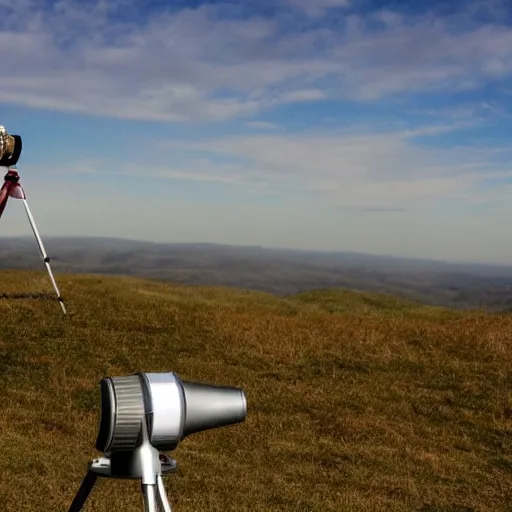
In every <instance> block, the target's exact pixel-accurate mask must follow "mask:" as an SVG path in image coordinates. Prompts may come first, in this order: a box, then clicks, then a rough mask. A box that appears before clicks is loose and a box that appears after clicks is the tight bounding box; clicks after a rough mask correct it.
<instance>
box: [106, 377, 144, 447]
mask: <svg viewBox="0 0 512 512" xmlns="http://www.w3.org/2000/svg"><path fill="white" fill-rule="evenodd" d="M112 383H113V385H114V392H115V396H116V415H115V416H116V417H115V424H114V435H113V437H112V442H111V443H110V447H109V450H108V451H111V452H118V451H129V450H133V449H135V448H136V446H137V440H138V437H139V433H140V428H141V422H142V421H144V398H143V395H142V387H141V384H140V380H139V378H138V376H137V375H129V376H127V377H113V378H112Z"/></svg>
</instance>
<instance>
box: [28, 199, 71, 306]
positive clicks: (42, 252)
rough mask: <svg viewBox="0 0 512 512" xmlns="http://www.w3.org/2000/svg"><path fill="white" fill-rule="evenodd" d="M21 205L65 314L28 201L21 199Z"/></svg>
mask: <svg viewBox="0 0 512 512" xmlns="http://www.w3.org/2000/svg"><path fill="white" fill-rule="evenodd" d="M23 205H24V206H25V211H26V212H27V217H28V220H29V222H30V226H31V227H32V231H33V232H34V236H35V237H36V241H37V245H38V246H39V250H40V251H41V255H42V256H43V261H44V264H45V265H46V270H47V271H48V275H49V276H50V280H51V282H52V284H53V288H54V289H55V292H56V293H57V300H58V301H59V304H60V307H61V308H62V311H63V313H64V314H67V311H66V306H65V305H64V301H63V299H62V297H61V296H60V291H59V287H58V286H57V283H56V281H55V278H54V277H53V272H52V268H51V267H50V258H49V257H48V255H47V254H46V250H45V248H44V244H43V240H42V239H41V237H40V236H39V232H38V230H37V226H36V222H35V220H34V217H33V216H32V212H31V211H30V208H29V207H28V203H27V200H26V199H23Z"/></svg>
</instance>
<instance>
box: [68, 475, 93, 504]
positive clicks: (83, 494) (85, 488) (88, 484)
mask: <svg viewBox="0 0 512 512" xmlns="http://www.w3.org/2000/svg"><path fill="white" fill-rule="evenodd" d="M97 479H98V475H97V474H96V473H93V472H92V471H87V474H86V475H85V478H84V479H83V481H82V485H81V486H80V489H78V492H77V493H76V496H75V498H74V500H73V502H72V503H71V506H70V507H69V510H68V512H80V510H82V507H83V506H84V503H85V501H86V500H87V498H88V496H89V494H91V491H92V488H93V487H94V484H95V483H96V480H97Z"/></svg>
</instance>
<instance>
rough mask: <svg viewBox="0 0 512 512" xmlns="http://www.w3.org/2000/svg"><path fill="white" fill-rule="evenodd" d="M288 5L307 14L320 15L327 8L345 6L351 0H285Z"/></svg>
mask: <svg viewBox="0 0 512 512" xmlns="http://www.w3.org/2000/svg"><path fill="white" fill-rule="evenodd" d="M286 1H287V2H288V3H289V4H290V5H292V6H293V7H296V8H298V9H300V10H302V11H304V12H305V13H306V14H308V15H309V16H315V17H316V16H321V15H322V14H324V13H325V11H326V10H327V9H332V8H335V7H347V6H349V5H350V4H351V3H352V1H351V0H286Z"/></svg>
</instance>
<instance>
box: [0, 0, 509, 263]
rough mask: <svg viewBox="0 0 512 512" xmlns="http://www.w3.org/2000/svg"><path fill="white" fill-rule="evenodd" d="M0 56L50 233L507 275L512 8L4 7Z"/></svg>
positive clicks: (12, 224)
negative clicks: (483, 265)
mask: <svg viewBox="0 0 512 512" xmlns="http://www.w3.org/2000/svg"><path fill="white" fill-rule="evenodd" d="M0 41H1V48H2V49H3V56H2V59H1V63H2V64H1V66H2V74H1V75H0V124H3V125H5V126H6V127H7V129H8V130H9V131H10V132H11V133H19V134H21V135H22V136H23V139H24V151H23V155H22V157H21V159H20V162H19V171H20V174H21V175H22V179H23V184H24V186H25V189H26V192H27V195H28V199H29V203H30V204H31V206H32V209H33V211H34V215H35V217H36V220H37V221H38V224H39V228H40V230H41V233H42V235H43V236H45V235H46V236H49V235H71V234H76V235H86V234H90V235H95V236H98V235H99V236H102V235H104V236H122V237H130V238H139V239H146V240H154V241H207V242H220V243H234V244H259V245H264V246H281V247H292V248H307V249H319V250H349V251H365V252H371V253H384V254H396V255H405V256H418V257H431V258H437V259H448V260H461V261H482V262H496V263H510V262H512V233H510V235H509V219H510V218H511V217H512V215H511V214H512V206H511V205H512V201H511V199H512V186H511V183H512V166H511V163H512V146H511V144H510V141H511V140H512V81H511V77H512V4H511V3H510V2H509V1H501V0H499V1H498V0H487V1H480V0H477V1H471V0H469V1H464V2H462V1H451V2H436V1H429V2H420V1H419V0H415V1H409V2H405V1H398V0H397V1H389V2H388V1H376V0H374V1H369V0H367V1H365V0H314V1H306V0H273V1H270V0H248V1H240V0H238V1H235V0H229V1H228V0H226V1H220V0H218V1H213V0H212V1H209V2H201V1H194V2H192V1H185V0H177V1H174V2H172V1H168V2H164V1H158V2H151V1H150V2H146V1H145V2H143V1H139V2H135V1H132V0H114V1H108V2H107V1H105V0H104V1H100V0H95V1H78V0H68V1H50V0H45V1H33V0H17V1H16V2H12V1H9V2H7V1H6V0H0ZM0 229H1V231H0V235H24V234H30V230H29V226H28V225H27V222H26V219H25V217H24V214H23V212H22V206H21V205H20V204H17V203H15V202H12V203H10V205H9V207H8V209H7V210H6V212H5V213H4V217H3V218H2V222H1V224H0Z"/></svg>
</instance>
